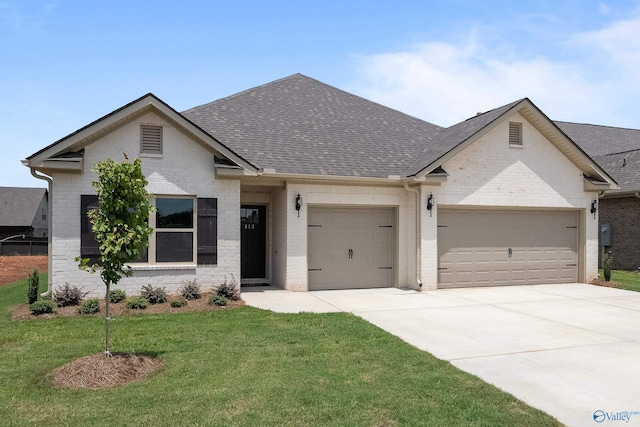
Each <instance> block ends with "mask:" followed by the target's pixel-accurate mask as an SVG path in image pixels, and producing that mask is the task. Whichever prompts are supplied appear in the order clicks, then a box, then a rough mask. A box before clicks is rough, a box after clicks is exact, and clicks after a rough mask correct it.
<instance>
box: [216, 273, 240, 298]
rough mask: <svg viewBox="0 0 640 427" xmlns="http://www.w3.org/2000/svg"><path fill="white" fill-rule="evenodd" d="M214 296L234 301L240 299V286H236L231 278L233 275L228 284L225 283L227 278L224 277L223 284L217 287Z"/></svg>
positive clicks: (234, 280) (235, 282)
mask: <svg viewBox="0 0 640 427" xmlns="http://www.w3.org/2000/svg"><path fill="white" fill-rule="evenodd" d="M216 294H218V295H221V296H223V297H225V298H227V299H230V300H234V301H237V300H239V299H240V286H238V281H237V280H236V278H235V277H233V274H232V275H231V281H229V282H228V281H227V276H225V277H224V282H222V284H221V285H220V286H218V289H216Z"/></svg>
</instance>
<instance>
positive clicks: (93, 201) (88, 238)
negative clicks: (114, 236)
mask: <svg viewBox="0 0 640 427" xmlns="http://www.w3.org/2000/svg"><path fill="white" fill-rule="evenodd" d="M98 207H99V205H98V196H96V195H94V194H91V195H85V194H83V195H81V196H80V257H82V258H89V260H90V261H89V265H91V264H94V263H96V262H98V259H99V258H100V245H99V244H98V242H97V241H96V238H95V237H94V236H93V231H91V223H90V222H89V217H88V216H87V212H89V211H90V210H91V209H98Z"/></svg>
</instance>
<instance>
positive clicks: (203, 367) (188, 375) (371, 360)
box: [0, 277, 558, 426]
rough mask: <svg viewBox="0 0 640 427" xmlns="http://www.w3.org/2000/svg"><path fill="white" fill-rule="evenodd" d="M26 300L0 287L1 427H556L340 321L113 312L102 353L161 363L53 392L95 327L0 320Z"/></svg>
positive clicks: (96, 340) (89, 347) (358, 323)
mask: <svg viewBox="0 0 640 427" xmlns="http://www.w3.org/2000/svg"><path fill="white" fill-rule="evenodd" d="M41 283H46V277H44V278H43V279H41ZM26 294H27V283H26V280H25V281H20V282H16V283H14V284H11V285H9V286H5V287H1V288H0V402H1V403H0V420H2V425H9V426H13V425H16V426H17V425H38V426H40V425H55V426H58V425H63V426H64V425H69V426H78V425H91V426H99V425H149V426H150V425H153V426H180V425H185V426H186V425H188V426H198V425H207V426H208V425H225V426H226V425H232V426H233V425H236V426H311V425H313V426H322V425H331V426H415V425H424V426H429V425H432V426H501V425H502V426H551V425H558V423H557V421H556V420H554V419H553V418H551V417H550V416H548V415H547V414H545V413H543V412H541V411H539V410H537V409H534V408H532V407H530V406H528V405H526V404H525V403H523V402H521V401H519V400H517V399H515V398H514V397H513V396H511V395H509V394H507V393H504V392H502V391H500V390H499V389H497V388H495V387H493V386H491V385H489V384H487V383H485V382H483V381H481V380H480V379H478V378H477V377H474V376H472V375H469V374H466V373H464V372H462V371H460V370H458V369H457V368H455V367H454V366H452V365H451V364H449V363H448V362H444V361H441V360H438V359H436V358H434V357H433V356H431V355H430V354H428V353H425V352H422V351H419V350H418V349H416V348H414V347H412V346H410V345H408V344H406V343H404V342H403V341H401V340H400V339H398V338H396V337H394V336H392V335H390V334H387V333H386V332H384V331H382V330H380V329H378V328H377V327H375V326H373V325H371V324H369V323H367V322H365V321H364V320H361V319H359V318H357V317H355V316H353V315H350V314H347V313H329V314H276V313H272V312H268V311H262V310H258V309H255V308H252V307H243V308H239V309H233V310H226V311H218V312H207V313H182V314H167V315H134V316H120V317H117V318H114V320H113V321H112V322H111V338H112V350H113V351H124V352H138V353H145V354H148V355H154V356H157V357H159V358H161V359H163V360H164V363H165V367H164V368H163V369H162V370H161V371H160V372H159V373H156V374H155V375H154V376H152V377H151V378H149V379H147V380H146V381H144V382H140V383H132V384H129V385H126V386H122V387H119V388H116V389H105V390H97V391H88V390H69V389H55V388H53V387H52V386H51V385H50V383H49V381H48V379H47V374H48V373H49V372H50V371H51V370H52V369H54V368H56V367H58V366H61V365H63V364H65V363H67V362H69V361H71V360H74V359H75V358H78V357H81V356H84V355H88V354H93V353H98V352H101V351H102V350H103V347H102V345H103V334H104V324H103V321H104V320H103V319H100V318H95V317H90V318H89V317H76V318H58V319H37V320H24V321H19V322H12V321H10V320H9V307H10V306H13V305H16V304H20V303H24V302H25V300H26ZM425 327H429V325H425Z"/></svg>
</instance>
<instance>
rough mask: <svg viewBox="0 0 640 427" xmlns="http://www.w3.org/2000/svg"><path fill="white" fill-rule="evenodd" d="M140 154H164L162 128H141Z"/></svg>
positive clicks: (145, 126) (146, 126)
mask: <svg viewBox="0 0 640 427" xmlns="http://www.w3.org/2000/svg"><path fill="white" fill-rule="evenodd" d="M140 153H141V154H162V126H150V125H142V126H140Z"/></svg>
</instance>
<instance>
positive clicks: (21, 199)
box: [0, 187, 48, 240]
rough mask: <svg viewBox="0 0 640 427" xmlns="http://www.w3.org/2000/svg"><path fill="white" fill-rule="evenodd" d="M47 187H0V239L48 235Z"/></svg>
mask: <svg viewBox="0 0 640 427" xmlns="http://www.w3.org/2000/svg"><path fill="white" fill-rule="evenodd" d="M47 210H48V193H47V190H46V189H45V188H22V187H0V240H2V239H5V238H8V237H11V236H15V235H21V234H24V235H25V236H27V237H47V232H48V225H47Z"/></svg>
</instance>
